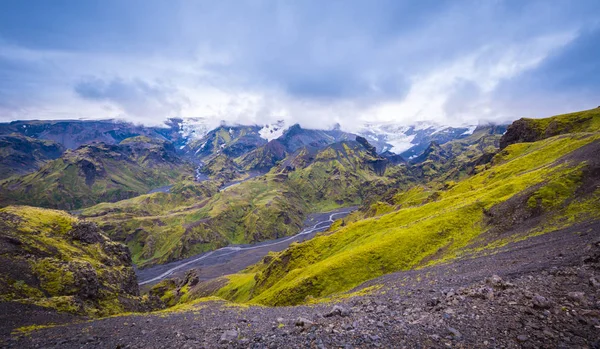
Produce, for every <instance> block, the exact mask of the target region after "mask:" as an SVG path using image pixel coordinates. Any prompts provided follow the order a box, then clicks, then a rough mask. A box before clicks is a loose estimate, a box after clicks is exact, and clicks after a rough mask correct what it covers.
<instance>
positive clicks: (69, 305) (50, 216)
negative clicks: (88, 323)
mask: <svg viewBox="0 0 600 349" xmlns="http://www.w3.org/2000/svg"><path fill="white" fill-rule="evenodd" d="M0 300H1V301H16V302H21V303H31V304H36V305H41V306H46V307H50V308H54V309H57V310H59V311H67V312H71V313H84V314H88V315H110V314H115V313H118V312H122V311H126V310H142V309H143V308H144V307H145V305H144V304H143V302H144V301H143V300H142V298H140V297H139V290H138V286H137V280H136V277H135V273H134V271H133V267H132V264H131V257H130V255H129V251H128V249H127V247H125V246H124V245H122V244H119V243H116V242H112V241H111V240H109V239H108V238H107V237H106V236H105V235H104V234H103V233H102V232H101V231H100V230H99V229H98V228H97V226H96V225H94V224H91V223H87V222H83V221H80V220H78V219H77V218H75V217H73V216H70V215H68V214H67V213H65V212H62V211H55V210H48V209H40V208H33V207H28V206H9V207H6V208H3V209H0Z"/></svg>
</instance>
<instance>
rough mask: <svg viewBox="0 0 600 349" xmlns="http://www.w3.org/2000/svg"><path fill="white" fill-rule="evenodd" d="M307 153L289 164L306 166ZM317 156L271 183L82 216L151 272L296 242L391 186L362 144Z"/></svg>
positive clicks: (208, 185) (276, 174) (157, 198)
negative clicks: (317, 218) (242, 248)
mask: <svg viewBox="0 0 600 349" xmlns="http://www.w3.org/2000/svg"><path fill="white" fill-rule="evenodd" d="M302 152H303V150H299V151H298V152H296V154H295V156H296V157H295V158H293V160H292V161H290V162H288V164H289V163H292V162H293V163H294V164H296V165H298V164H299V163H301V162H300V161H297V157H298V156H302V155H301V154H303V153H302ZM313 155H314V156H312V157H310V158H306V159H305V160H306V162H302V163H303V164H304V167H299V168H297V169H291V168H290V166H289V165H284V163H286V161H282V162H281V165H280V166H277V167H276V168H274V169H272V170H271V172H269V173H268V174H266V175H263V176H259V177H255V178H251V179H248V180H246V181H243V182H241V183H239V184H236V185H233V186H230V187H225V188H221V189H220V190H217V189H216V188H217V187H219V186H220V185H221V183H222V182H223V181H222V180H220V181H218V180H212V181H205V182H201V183H191V182H190V183H188V184H187V186H186V187H188V188H189V190H188V193H189V194H190V195H188V196H187V197H183V193H182V191H181V190H180V189H179V187H178V186H175V187H173V188H172V189H171V192H170V193H155V194H149V195H143V196H140V197H136V198H133V199H129V200H124V201H120V202H117V203H103V204H99V205H97V206H94V207H91V208H88V209H85V210H83V211H82V213H81V214H82V216H83V217H86V218H88V219H90V220H92V221H94V222H96V223H98V225H100V226H101V227H102V228H103V230H104V231H106V232H107V233H108V234H109V235H110V237H111V238H113V239H115V240H118V241H123V242H125V243H126V244H127V245H128V246H129V248H130V250H131V251H132V256H133V261H134V262H135V263H136V264H137V265H138V266H139V267H146V266H150V265H154V264H159V263H165V262H169V261H173V260H177V259H181V258H185V257H189V256H192V255H195V254H198V253H201V252H205V251H210V250H213V249H216V248H219V247H223V246H226V245H229V244H243V243H254V242H259V241H264V240H270V239H275V238H280V237H283V236H288V235H293V234H295V233H297V232H299V231H300V229H301V228H302V225H303V221H304V219H305V217H306V215H307V214H308V213H311V212H320V211H327V210H330V209H332V208H336V207H340V206H347V205H352V204H357V203H360V202H362V200H363V197H366V196H367V195H373V193H375V192H376V191H377V190H380V191H381V190H383V189H384V188H385V186H386V184H387V183H390V181H388V180H387V179H386V177H385V176H380V175H378V174H377V173H376V172H375V169H379V170H381V169H382V167H377V166H380V165H381V164H378V162H379V161H383V160H382V159H379V158H375V157H373V156H372V155H370V154H369V153H368V152H366V151H365V150H364V148H363V147H362V146H361V145H360V144H358V143H356V142H343V143H337V144H334V145H331V146H329V147H327V148H325V149H323V150H321V151H315V152H314V154H313ZM220 158H223V159H227V158H226V157H225V156H222V155H218V156H216V157H214V158H213V160H217V159H220ZM209 164H210V162H209V163H207V165H206V166H207V167H211V166H210V165H209ZM383 169H384V168H383ZM191 188H196V189H194V190H192V189H191ZM200 188H203V189H200Z"/></svg>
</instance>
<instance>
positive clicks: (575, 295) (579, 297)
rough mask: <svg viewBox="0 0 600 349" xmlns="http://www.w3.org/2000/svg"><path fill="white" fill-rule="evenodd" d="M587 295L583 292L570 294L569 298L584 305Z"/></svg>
mask: <svg viewBox="0 0 600 349" xmlns="http://www.w3.org/2000/svg"><path fill="white" fill-rule="evenodd" d="M584 297H585V293H583V292H569V293H568V294H567V298H568V299H569V300H571V301H573V302H578V303H582V302H584V301H585V298H584Z"/></svg>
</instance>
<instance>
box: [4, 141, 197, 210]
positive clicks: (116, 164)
mask: <svg viewBox="0 0 600 349" xmlns="http://www.w3.org/2000/svg"><path fill="white" fill-rule="evenodd" d="M126 141H127V140H126ZM170 154H171V153H170V152H169V151H168V149H165V145H164V144H162V143H160V144H154V143H149V144H140V145H139V146H136V144H135V142H125V141H124V143H123V145H121V146H108V145H104V144H97V145H89V146H83V147H81V148H78V149H77V150H75V151H67V152H66V153H65V154H63V156H62V157H61V158H59V159H56V160H54V161H51V162H50V163H48V164H46V165H45V166H44V167H42V168H41V169H40V170H38V171H36V172H34V173H31V174H29V175H25V176H22V177H16V178H15V177H13V178H11V179H9V180H6V181H4V182H2V183H1V187H0V194H1V199H0V204H4V205H6V204H27V205H35V206H40V207H48V208H58V209H68V210H73V209H78V208H81V207H86V206H91V205H94V204H96V203H98V202H103V201H110V202H114V201H117V200H122V199H126V198H129V197H132V196H136V195H140V194H145V193H146V192H148V191H149V190H150V189H153V188H156V187H160V186H164V185H167V184H171V183H173V182H174V181H175V180H177V179H179V178H181V177H182V176H186V175H187V176H191V175H192V174H193V169H192V167H191V166H189V165H187V164H185V163H183V162H181V161H180V160H178V159H175V158H171V157H170V156H171V155H170ZM163 157H164V158H163Z"/></svg>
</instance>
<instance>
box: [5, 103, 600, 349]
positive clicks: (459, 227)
mask: <svg viewBox="0 0 600 349" xmlns="http://www.w3.org/2000/svg"><path fill="white" fill-rule="evenodd" d="M35 124H36V127H38V128H39V129H40V130H42V131H40V132H38V131H36V132H38V133H35V132H33V131H28V133H27V134H28V135H22V136H17V135H12V136H10V137H4V138H2V139H3V142H5V143H0V145H1V144H4V145H3V147H4V148H5V149H9V151H10V154H13V155H11V156H10V157H5V158H3V161H5V168H12V167H14V164H15V163H16V161H17V160H15V159H19V160H18V161H23V162H26V163H28V164H29V165H28V166H27V167H26V170H24V171H22V172H18V171H16V172H15V171H12V172H10V171H8V172H6V173H7V176H8V177H7V178H5V179H2V180H0V194H1V195H2V196H1V197H0V207H1V208H0V217H1V218H2V220H1V222H0V224H2V226H1V227H0V228H2V232H1V235H0V261H2V265H3V269H2V270H0V296H1V297H2V298H1V299H0V310H1V309H6V311H7V312H9V313H19V314H20V315H18V316H17V315H9V314H8V313H7V315H2V316H0V333H2V338H1V339H0V345H2V346H3V347H8V348H21V347H61V348H62V347H65V348H70V347H81V346H85V347H98V348H100V347H106V346H107V345H108V346H109V347H127V346H129V347H132V348H136V347H139V348H142V347H164V346H170V347H172V346H181V347H186V346H187V347H190V348H193V347H261V348H263V347H269V348H277V347H290V346H291V347H326V348H329V347H344V346H351V347H373V346H375V347H395V346H396V345H397V344H398V343H400V346H405V347H415V346H419V345H421V346H430V347H442V346H445V347H453V346H454V347H482V346H493V347H521V346H531V347H549V346H550V347H551V346H556V345H558V344H560V345H563V346H570V345H571V344H576V345H579V346H582V347H585V346H588V347H589V346H593V345H595V344H594V343H595V342H594V338H597V337H598V335H600V332H598V326H600V322H599V321H600V317H599V316H598V314H599V313H598V310H597V309H598V304H599V303H598V299H600V297H599V296H598V294H599V293H598V292H600V282H598V280H599V278H600V274H598V270H600V269H599V266H598V255H600V244H599V240H598V237H599V235H598V233H599V232H600V230H599V227H598V222H600V158H599V157H598V154H600V109H598V108H597V109H591V110H585V111H580V112H575V113H571V114H565V115H557V116H553V117H549V118H542V119H520V120H517V121H515V122H513V123H512V124H511V125H509V126H504V125H483V126H478V127H472V128H465V129H453V128H447V130H448V132H442V131H444V128H440V127H431V128H430V129H429V131H428V132H429V134H428V133H427V132H425V133H424V131H426V130H428V129H427V128H424V127H425V126H423V125H418V126H413V127H405V128H392V127H391V126H387V127H386V131H385V133H382V134H374V133H370V134H365V136H362V135H356V134H351V133H347V132H344V131H342V130H340V129H335V128H334V129H331V130H312V129H304V128H302V127H300V126H299V125H293V126H291V127H289V128H285V129H282V130H277V132H276V134H275V136H276V137H275V136H274V137H270V139H265V138H262V135H264V134H265V132H264V128H263V127H260V126H256V125H254V126H244V125H232V126H226V125H221V126H219V127H217V128H216V129H213V130H206V131H205V132H203V133H199V134H197V135H196V136H195V137H196V138H194V139H184V137H183V134H182V133H179V131H177V129H178V127H179V126H172V127H171V128H165V129H162V130H158V129H155V128H147V129H146V128H143V127H141V126H128V125H126V124H121V125H120V126H119V130H120V131H119V133H117V134H115V133H114V132H113V131H114V130H112V128H109V129H111V131H107V132H110V133H109V134H110V135H112V136H111V137H110V138H109V137H108V136H98V134H93V135H94V136H93V137H92V136H86V135H87V134H86V133H82V134H81V136H82V137H83V136H86V137H91V138H90V139H94V140H97V139H101V140H102V142H96V141H93V142H92V143H90V144H82V145H78V146H77V147H75V149H70V148H69V147H71V146H73V145H74V143H73V142H74V141H73V140H66V138H65V139H61V138H56V137H55V136H53V133H52V132H51V131H49V130H53V128H55V127H58V126H56V124H54V123H50V125H44V124H43V123H42V124H39V123H35ZM75 124H76V125H77V123H75ZM93 125H96V124H93ZM100 125H101V126H94V127H101V129H104V128H108V126H107V125H106V124H105V123H101V124H100ZM4 127H6V125H5V126H4ZM60 127H61V129H62V130H65V129H70V128H71V127H76V126H73V125H68V123H67V124H66V125H65V124H61V126H60ZM128 127H131V129H130V130H128ZM270 129H271V128H270ZM373 129H374V128H371V130H373ZM0 130H2V127H0ZM391 130H396V131H397V132H407V133H409V134H408V135H407V134H404V136H402V135H396V136H395V137H393V138H390V137H391V135H390V134H389V132H391ZM188 131H189V130H187V131H186V132H188ZM417 131H419V132H420V133H417V134H414V133H412V132H417ZM11 132H12V133H11V134H13V133H15V132H14V130H13V129H11ZM47 132H50V133H47ZM382 132H383V131H382ZM136 133H139V135H138V134H136ZM47 134H48V135H52V136H45V135H47ZM175 134H177V135H176V136H175ZM116 135H122V136H123V137H125V135H127V136H130V137H125V138H123V139H119V137H117V136H116ZM269 135H270V136H271V135H272V134H269ZM30 136H36V137H48V138H49V139H48V140H45V139H43V138H40V139H36V138H33V137H30ZM413 136H414V137H413ZM24 137H30V138H31V139H27V138H24ZM406 137H409V138H410V139H412V140H415V139H422V140H425V142H427V144H423V143H419V144H416V145H413V146H412V147H411V148H410V149H412V150H410V153H406V155H409V156H408V157H406V158H405V157H403V156H402V155H400V154H395V153H393V152H391V151H389V150H390V149H394V147H398V146H399V145H400V144H401V142H404V141H406V139H407V138H406ZM78 139H79V138H78ZM371 140H374V141H373V142H374V143H377V142H385V141H386V140H392V142H395V143H393V144H389V145H386V146H382V147H381V148H378V147H377V146H375V145H374V144H372V143H371ZM51 141H52V142H57V141H62V142H63V143H60V142H59V143H56V144H54V143H50V142H51ZM7 142H8V143H7ZM176 142H178V143H176ZM13 143H14V144H13ZM175 144H178V145H177V147H176V146H175ZM23 147H26V148H27V147H31V149H45V150H44V151H42V152H41V153H38V154H40V155H39V156H37V157H23V156H22V154H23V152H22V151H21V150H19V149H22V148H23ZM17 150H18V151H17ZM40 151H41V150H40ZM402 154H404V153H402ZM9 172H10V173H9ZM67 211H68V212H70V213H68V212H67ZM515 323H516V324H517V325H512V324H515ZM134 324H135V325H134ZM81 333H85V334H84V335H82V334H81ZM486 342H487V344H485V343H486ZM560 345H558V346H560Z"/></svg>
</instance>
